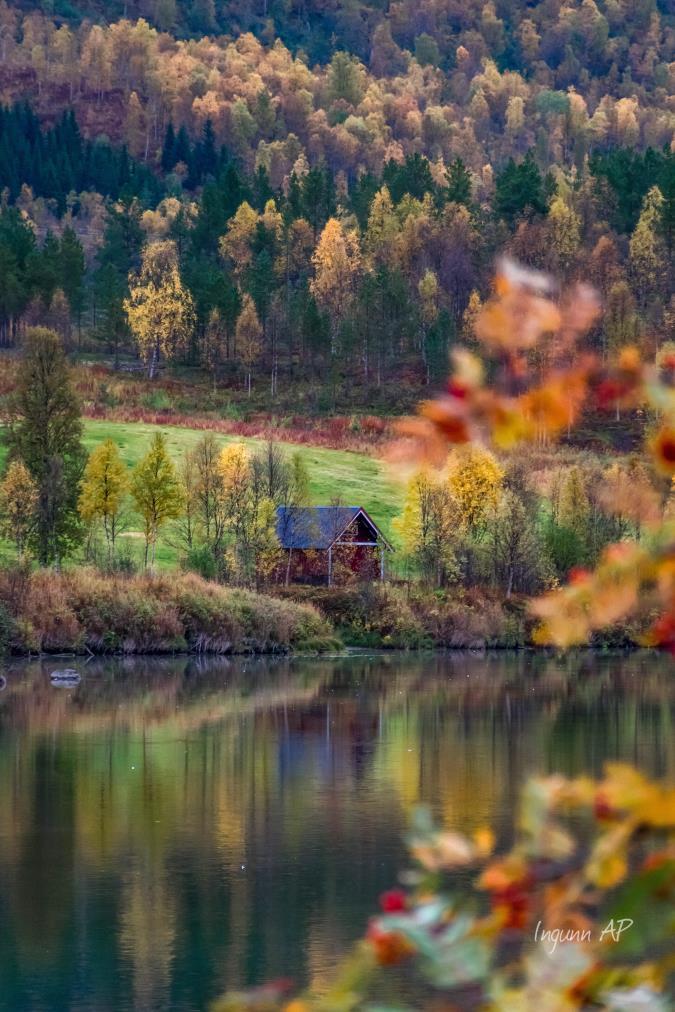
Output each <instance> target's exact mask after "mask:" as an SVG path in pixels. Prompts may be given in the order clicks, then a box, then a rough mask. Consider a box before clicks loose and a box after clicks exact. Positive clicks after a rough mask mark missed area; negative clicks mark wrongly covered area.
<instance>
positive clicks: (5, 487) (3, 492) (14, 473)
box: [0, 460, 38, 556]
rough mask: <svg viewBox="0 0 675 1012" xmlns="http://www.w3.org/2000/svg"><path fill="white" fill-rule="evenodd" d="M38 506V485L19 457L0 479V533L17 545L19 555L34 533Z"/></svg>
mask: <svg viewBox="0 0 675 1012" xmlns="http://www.w3.org/2000/svg"><path fill="white" fill-rule="evenodd" d="M37 506H38V487H37V485H36V484H35V482H34V481H33V478H32V477H31V474H30V471H29V470H28V468H27V467H26V465H25V464H24V462H23V461H22V460H13V461H11V463H10V465H9V467H8V468H7V472H6V473H5V476H4V478H3V479H2V482H0V532H1V533H2V534H3V536H4V537H6V538H7V539H8V540H10V541H12V542H13V543H14V545H15V546H16V551H17V554H18V555H19V556H22V555H23V554H24V552H25V550H26V546H27V544H28V539H29V537H30V535H31V533H32V532H33V529H34V527H35V521H36V511H37Z"/></svg>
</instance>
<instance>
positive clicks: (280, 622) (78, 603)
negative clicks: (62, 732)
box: [0, 568, 337, 654]
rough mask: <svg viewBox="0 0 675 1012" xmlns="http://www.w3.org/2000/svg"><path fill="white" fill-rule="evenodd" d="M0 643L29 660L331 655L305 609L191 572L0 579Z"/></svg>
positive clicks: (18, 573) (327, 629)
mask: <svg viewBox="0 0 675 1012" xmlns="http://www.w3.org/2000/svg"><path fill="white" fill-rule="evenodd" d="M0 640H1V641H2V646H3V647H4V649H5V651H7V652H11V653H17V654H27V653H58V652H64V651H67V652H70V651H72V652H75V653H126V654H141V653H174V652H181V651H186V652H187V651H190V652H204V653H221V654H225V653H279V652H286V651H290V650H299V651H322V650H327V649H334V648H335V646H336V645H337V641H336V639H335V637H334V635H333V633H332V629H331V626H330V624H329V623H328V621H327V620H326V619H325V618H323V617H322V616H321V615H320V614H319V612H318V611H316V610H315V609H314V608H313V607H311V606H310V605H307V604H298V603H295V602H293V601H280V600H277V599H275V598H272V597H268V596H267V595H264V594H256V593H253V592H252V591H247V590H242V589H238V588H230V587H222V586H219V585H218V584H215V583H209V582H207V581H206V580H203V579H201V578H200V577H198V576H196V575H194V574H191V573H186V574H181V573H176V572H173V573H171V574H167V575H161V576H154V575H143V576H132V577H124V576H115V575H114V576H107V575H102V574H100V573H97V572H96V571H94V570H92V569H88V568H73V569H68V570H65V571H63V572H55V571H53V570H38V571H35V572H30V571H28V570H23V569H20V568H17V569H13V570H4V571H2V572H0Z"/></svg>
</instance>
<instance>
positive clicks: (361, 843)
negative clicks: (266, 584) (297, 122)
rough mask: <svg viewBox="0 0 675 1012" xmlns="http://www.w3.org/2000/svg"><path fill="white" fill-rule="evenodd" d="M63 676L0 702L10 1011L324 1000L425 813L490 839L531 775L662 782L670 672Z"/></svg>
mask: <svg viewBox="0 0 675 1012" xmlns="http://www.w3.org/2000/svg"><path fill="white" fill-rule="evenodd" d="M62 663H63V662H62ZM67 663H72V662H70V661H69V662H67ZM56 666H57V663H56V662H54V661H52V662H51V663H50V664H43V663H33V664H25V663H22V664H16V665H10V666H8V667H7V668H5V669H4V675H5V679H6V684H5V687H4V689H2V691H0V1009H2V1010H3V1012H4V1010H11V1012H23V1010H26V1012H28V1010H30V1012H43V1010H50V1012H51V1010H55V1012H71V1010H78V1012H80V1010H81V1012H85V1010H86V1012H99V1010H106V1012H107V1010H110V1012H127V1010H144V1012H145V1010H171V1012H188V1010H190V1012H191V1010H201V1009H206V1008H208V1004H209V1001H210V1000H211V999H212V998H213V997H215V996H217V995H218V994H219V993H221V992H222V991H224V990H225V989H228V988H233V987H238V986H241V985H250V984H254V983H259V982H262V981H264V980H269V979H272V978H275V977H279V976H284V977H287V976H291V977H294V978H295V979H296V980H298V981H300V982H305V981H310V980H311V981H313V982H314V983H315V984H317V985H319V986H320V985H321V983H322V981H323V980H325V978H326V974H327V973H328V972H329V971H330V969H331V967H332V966H333V965H334V962H335V960H336V958H337V955H338V954H339V953H340V952H343V951H345V950H346V949H347V947H348V946H349V944H350V942H351V941H352V940H353V939H355V938H356V937H358V936H359V934H360V933H361V932H362V930H363V927H364V924H365V921H366V918H367V916H368V914H369V912H371V911H372V910H373V909H374V908H375V906H376V902H377V896H378V894H379V893H380V892H381V891H382V890H383V889H386V888H388V887H390V886H391V885H392V884H394V883H395V881H396V871H397V868H398V867H399V865H400V863H401V861H402V855H403V849H402V845H401V836H402V833H403V832H404V830H405V826H406V822H407V819H408V817H409V814H410V812H411V810H412V809H413V808H414V806H415V805H416V804H418V803H419V802H421V801H423V802H426V803H428V804H430V805H431V806H432V807H433V809H434V810H435V812H436V814H437V816H438V818H440V819H443V820H445V821H446V822H447V823H448V824H449V825H453V826H459V827H462V828H464V829H471V828H473V827H477V826H480V825H483V824H485V823H486V822H490V823H491V824H492V825H493V826H494V827H495V828H496V829H497V831H498V833H501V835H502V837H504V836H505V834H506V833H507V832H508V825H509V823H510V819H511V814H512V811H513V808H514V803H515V798H516V794H517V789H518V785H519V784H520V783H521V782H522V780H523V778H524V777H525V776H526V775H527V774H528V773H529V772H531V771H551V770H559V771H561V772H565V773H577V772H579V771H582V770H586V771H590V772H599V771H600V769H601V767H602V764H603V762H604V760H605V759H607V758H620V759H623V760H628V761H630V762H632V763H635V764H637V765H638V766H639V767H641V768H642V769H644V770H646V771H648V772H649V773H651V774H653V775H658V776H670V777H675V735H674V734H673V730H674V728H675V677H674V675H675V665H674V664H673V662H672V661H671V660H669V659H668V658H663V657H653V656H649V655H641V654H636V655H632V656H628V657H615V658H594V657H592V656H591V655H583V656H576V657H569V658H565V659H562V660H556V659H550V658H545V657H541V656H537V657H532V656H512V657H509V656H504V655H500V656H470V655H453V656H450V657H448V656H431V657H426V658H415V657H402V656H370V657H364V656H360V657H351V658H340V659H330V660H301V659H296V660H292V659H291V660H279V661H262V660H242V661H238V662H237V661H233V662H227V661H224V660H218V661H195V660H186V659H184V658H183V659H180V660H171V661H160V660H134V661H119V660H111V661H106V662H98V661H93V662H90V663H88V664H77V665H76V666H77V668H78V670H79V672H80V674H81V681H80V683H79V685H77V686H76V687H64V686H61V687H55V686H53V685H52V684H51V682H50V677H49V676H50V672H51V671H52V670H53V669H54V668H55V667H56ZM0 684H2V682H1V681H0Z"/></svg>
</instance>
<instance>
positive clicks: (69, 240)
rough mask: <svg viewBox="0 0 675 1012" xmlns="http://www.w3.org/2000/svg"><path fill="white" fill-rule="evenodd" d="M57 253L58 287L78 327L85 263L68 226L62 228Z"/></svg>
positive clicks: (74, 236) (77, 240) (80, 315)
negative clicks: (58, 257)
mask: <svg viewBox="0 0 675 1012" xmlns="http://www.w3.org/2000/svg"><path fill="white" fill-rule="evenodd" d="M59 253H60V261H59V268H60V270H59V287H60V288H61V289H62V290H63V292H64V294H65V296H66V298H67V299H68V305H69V306H70V311H71V313H72V315H73V317H74V318H75V319H76V320H77V324H78V327H79V326H80V321H81V318H82V311H83V309H84V298H85V297H84V275H85V270H86V263H85V259H84V250H83V248H82V243H81V242H80V240H79V239H78V238H77V236H76V235H75V232H74V231H73V229H72V228H70V227H68V228H65V229H64V230H63V235H62V236H61V244H60V251H59Z"/></svg>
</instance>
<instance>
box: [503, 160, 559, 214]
mask: <svg viewBox="0 0 675 1012" xmlns="http://www.w3.org/2000/svg"><path fill="white" fill-rule="evenodd" d="M494 209H495V211H496V212H497V214H498V215H499V216H500V217H501V218H504V219H505V220H506V221H507V222H508V223H509V224H510V225H513V224H514V223H515V221H516V218H519V217H522V216H524V217H530V216H532V215H534V214H545V213H546V194H545V190H544V181H543V179H542V176H541V173H540V171H539V169H538V168H537V164H536V162H535V160H534V155H533V153H532V152H531V151H528V153H527V154H526V156H525V158H524V159H523V161H522V162H520V164H516V162H515V161H514V160H513V158H510V159H509V161H508V163H507V165H506V167H505V169H504V170H503V172H501V173H500V174H499V176H498V177H497V183H496V186H495V196H494Z"/></svg>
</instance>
